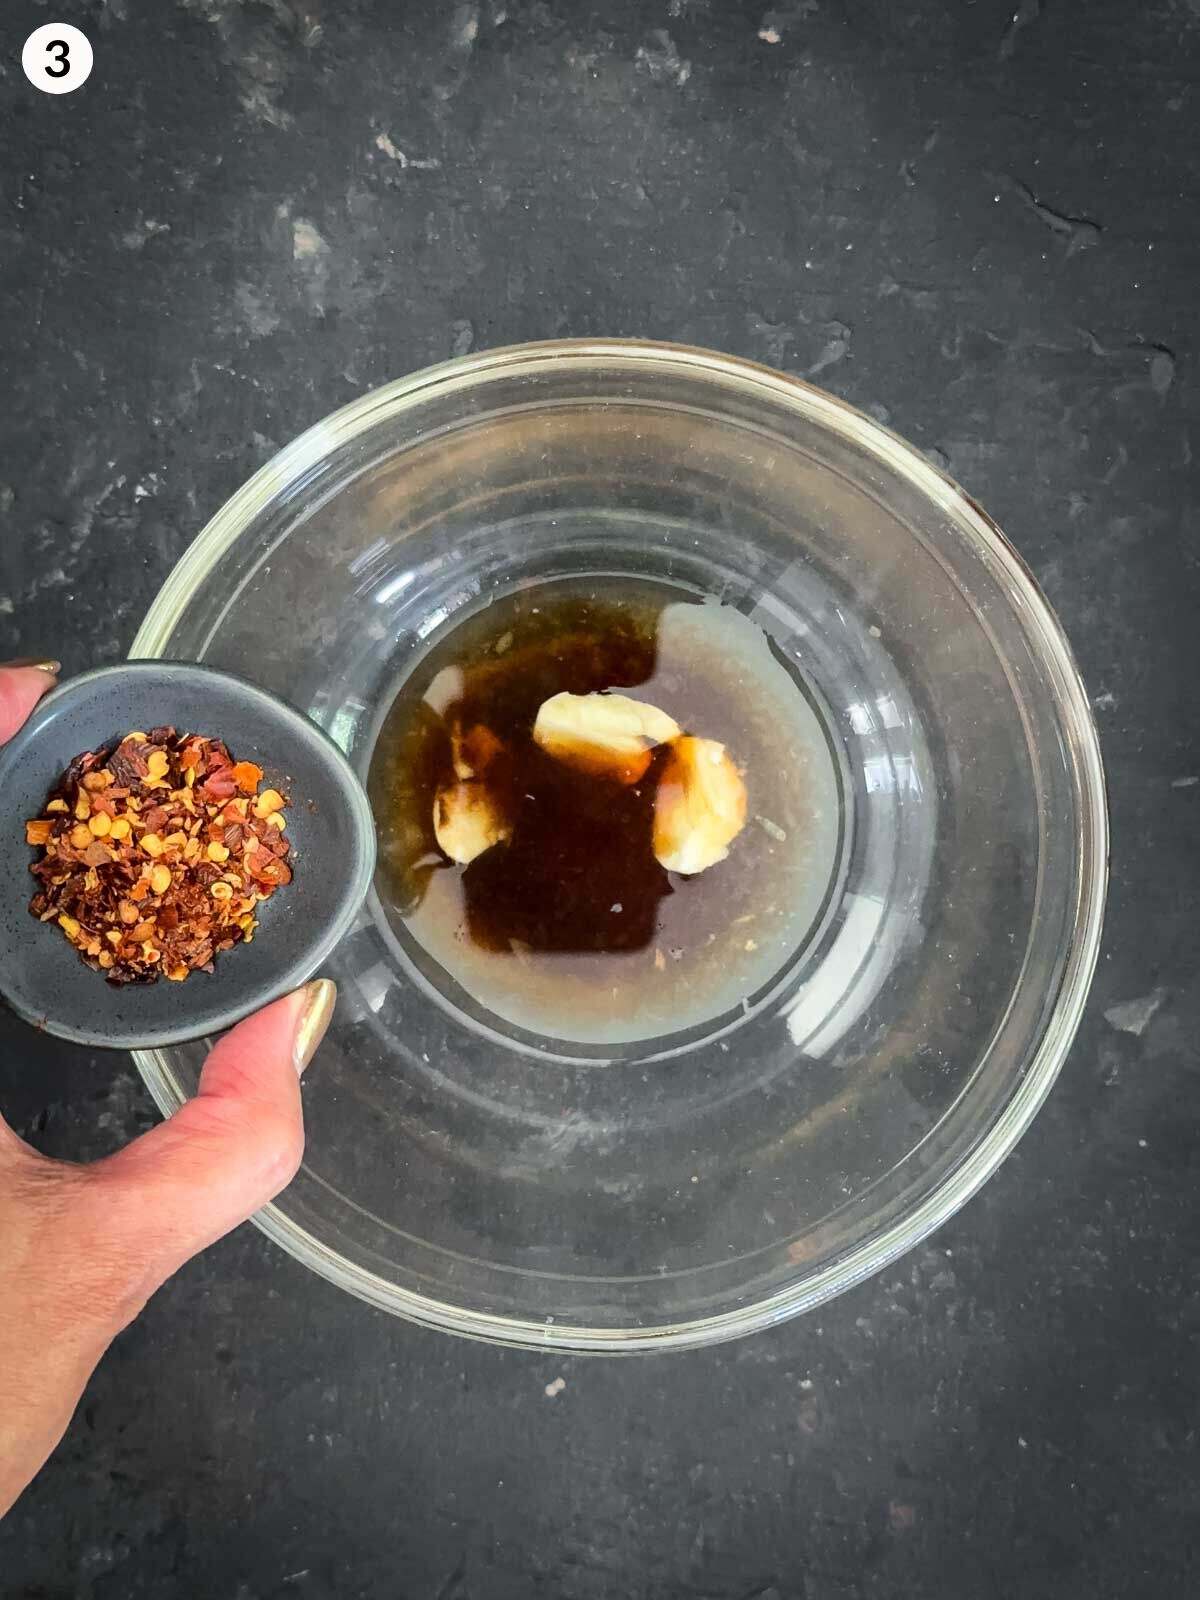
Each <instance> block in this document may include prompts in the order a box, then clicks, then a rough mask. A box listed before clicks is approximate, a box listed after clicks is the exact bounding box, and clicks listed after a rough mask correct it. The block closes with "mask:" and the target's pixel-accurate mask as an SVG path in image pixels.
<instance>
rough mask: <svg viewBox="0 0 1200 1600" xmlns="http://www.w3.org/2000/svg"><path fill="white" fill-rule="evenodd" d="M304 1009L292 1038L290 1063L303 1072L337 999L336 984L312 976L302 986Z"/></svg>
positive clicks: (322, 1034)
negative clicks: (309, 980)
mask: <svg viewBox="0 0 1200 1600" xmlns="http://www.w3.org/2000/svg"><path fill="white" fill-rule="evenodd" d="M303 992H304V996H305V999H304V1009H303V1011H301V1013H300V1020H299V1022H298V1023H297V1024H296V1033H295V1036H294V1038H293V1039H292V1063H293V1065H294V1066H295V1068H296V1071H297V1072H303V1071H304V1069H305V1067H306V1066H307V1065H308V1063H309V1062H310V1061H311V1060H312V1058H313V1056H314V1055H315V1054H316V1050H317V1046H318V1045H319V1044H320V1042H321V1040H322V1039H323V1038H324V1036H325V1029H326V1028H327V1027H328V1026H329V1019H330V1017H332V1016H333V1007H334V1002H335V1001H336V1000H337V985H336V984H335V983H331V982H330V980H329V979H328V978H314V979H313V981H312V983H307V984H305V986H304V991H303Z"/></svg>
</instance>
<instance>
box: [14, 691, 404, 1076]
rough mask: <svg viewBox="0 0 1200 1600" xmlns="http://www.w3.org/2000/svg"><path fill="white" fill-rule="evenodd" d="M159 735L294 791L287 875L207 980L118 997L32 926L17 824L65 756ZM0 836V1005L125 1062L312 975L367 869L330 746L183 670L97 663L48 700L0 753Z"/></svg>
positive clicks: (268, 703)
mask: <svg viewBox="0 0 1200 1600" xmlns="http://www.w3.org/2000/svg"><path fill="white" fill-rule="evenodd" d="M162 724H171V725H173V726H175V727H177V728H178V729H179V730H180V731H181V732H184V731H186V732H191V733H202V734H207V735H210V736H212V737H215V738H219V739H223V740H224V741H225V743H226V744H227V745H228V746H229V748H230V750H231V751H232V752H233V754H234V756H235V757H236V758H237V759H239V760H248V761H255V762H257V763H258V764H259V765H260V766H261V767H262V768H263V771H264V774H265V778H264V782H265V783H267V784H270V785H272V786H273V787H275V788H279V789H281V790H283V791H284V792H285V793H286V794H288V795H289V797H290V800H291V805H290V807H289V810H288V836H289V837H290V839H291V841H292V849H293V865H294V869H295V877H294V878H293V880H292V882H291V883H290V884H289V885H288V886H287V888H286V889H284V890H281V891H280V892H279V893H277V894H275V895H273V896H272V897H271V898H270V899H269V900H268V901H266V902H265V903H264V904H263V905H262V907H261V908H260V918H259V922H260V929H259V933H258V936H257V937H256V938H255V939H254V940H253V942H252V943H251V944H249V945H246V946H238V947H236V948H235V949H233V950H229V951H226V952H224V954H223V955H221V956H220V957H218V959H217V961H216V964H215V970H214V971H213V972H212V973H211V974H210V973H204V972H197V973H193V974H192V976H191V977H189V978H188V979H187V980H186V981H185V982H184V983H167V982H157V983H151V984H127V985H124V986H120V987H118V986H115V985H113V984H109V983H107V982H105V980H104V978H103V977H102V976H101V974H100V973H98V972H95V971H93V970H92V968H90V967H87V966H85V965H84V963H83V962H82V961H81V960H80V959H79V957H78V956H77V955H76V953H75V951H74V950H73V949H72V948H71V946H70V945H69V944H68V943H67V941H66V939H64V938H63V936H62V934H61V933H60V932H59V930H58V929H57V928H56V927H54V926H53V925H52V924H39V923H38V922H37V921H35V919H34V918H33V917H31V916H30V914H29V911H28V903H29V898H30V896H31V894H32V893H33V891H34V889H35V887H36V884H35V880H34V879H33V878H32V877H30V874H29V865H30V863H31V861H32V860H33V859H34V852H33V851H32V850H30V849H29V848H28V847H27V846H26V844H25V834H24V823H25V819H26V818H27V817H33V816H36V815H38V813H39V812H40V810H41V807H42V804H43V802H44V800H45V798H46V794H47V791H48V790H49V789H50V788H51V787H52V786H53V784H54V783H55V782H56V781H57V779H58V777H59V776H60V774H61V773H62V772H63V770H64V769H65V768H66V766H67V764H68V763H69V762H70V761H71V759H72V758H73V757H74V756H76V755H78V754H79V753H80V752H81V751H84V750H92V749H95V748H97V747H98V746H100V745H103V744H105V743H107V742H109V741H110V740H112V739H114V738H116V737H118V736H119V735H121V734H123V733H126V732H128V730H129V729H131V728H143V729H144V728H151V727H157V726H160V725H162ZM0 837H2V838H3V839H4V841H5V842H4V846H3V848H2V849H0V993H3V995H4V997H5V999H6V1000H7V1001H8V1003H9V1004H10V1005H11V1006H12V1007H13V1009H14V1010H15V1011H16V1012H17V1013H18V1014H19V1015H20V1016H22V1017H24V1018H25V1020H26V1021H27V1022H31V1023H32V1024H33V1025H34V1026H35V1027H39V1028H44V1029H46V1030H47V1031H48V1032H50V1033H54V1034H57V1035H58V1036H59V1037H60V1038H63V1039H71V1040H74V1041H75V1042H76V1043H79V1044H87V1045H96V1046H102V1047H104V1046H109V1047H114V1048H120V1049H126V1050H131V1049H151V1048H157V1047H159V1046H163V1045H171V1044H180V1043H182V1042H184V1041H185V1040H188V1039H198V1038H204V1037H206V1036H207V1035H209V1034H213V1033H218V1032H220V1031H221V1030H222V1029H224V1028H228V1027H231V1026H232V1025H233V1023H235V1022H237V1021H238V1020H239V1019H240V1018H242V1017H244V1016H248V1015H249V1013H250V1012H252V1011H255V1010H257V1009H258V1007H259V1006H262V1005H265V1004H266V1003H267V1002H268V1001H270V1000H274V999H277V998H278V997H279V996H280V995H282V994H287V993H288V992H289V991H290V990H292V989H294V988H295V987H296V986H297V985H298V984H301V983H303V982H304V981H305V979H307V978H310V977H311V976H312V975H313V973H314V972H316V971H317V969H318V968H319V967H320V966H321V964H322V962H323V961H324V960H325V959H326V957H327V956H328V955H329V954H330V952H331V951H332V950H333V948H334V946H335V945H336V944H337V943H338V941H339V939H341V937H342V935H343V934H344V933H345V932H346V930H347V929H348V928H349V926H350V924H351V923H352V922H353V920H354V917H355V915H356V914H357V912H358V909H359V907H360V906H361V904H362V902H363V899H364V897H365V895H366V892H367V889H368V887H369V885H370V882H371V878H372V875H373V872H374V868H375V827H374V823H373V821H372V818H371V810H370V806H369V805H368V803H367V797H366V795H365V793H364V792H363V789H362V786H361V784H360V783H359V781H358V779H357V778H356V777H355V775H354V773H353V771H352V770H351V768H350V766H349V764H348V762H347V761H346V759H345V757H344V756H343V755H342V753H341V751H340V750H339V749H338V748H337V746H336V745H334V744H333V742H332V741H331V740H330V739H329V738H327V736H326V735H325V734H324V733H323V732H322V731H321V729H320V728H318V727H317V726H316V725H315V724H314V723H312V722H310V721H309V720H308V718H307V717H304V716H302V715H301V714H300V712H298V711H296V710H294V709H293V708H292V707H291V706H288V705H285V704H284V703H283V702H282V701H280V700H277V699H276V698H275V697H274V696H272V695H269V694H266V693H265V692H264V691H263V690H262V689H258V688H255V686H254V685H253V684H250V683H247V682H245V681H244V680H243V679H240V678H235V677H232V676H230V675H229V674H227V673H224V672H216V671H214V670H212V669H211V668H209V667H199V666H195V665H192V664H190V663H184V662H169V661H153V662H151V661H133V662H129V663H126V664H124V665H121V666H116V667H104V668H101V669H100V670H99V671H96V672H89V673H86V674H84V675H83V676H82V677H79V678H73V679H71V681H70V682H68V683H66V684H63V685H62V686H61V687H60V688H58V689H55V690H54V691H53V692H52V693H51V694H49V695H47V696H46V698H45V699H44V700H42V701H41V702H40V704H39V705H38V706H37V707H36V709H35V710H34V712H33V714H32V716H31V717H30V718H29V720H28V722H26V724H25V726H24V727H23V728H22V729H21V730H20V732H19V733H17V734H16V736H15V737H14V738H13V739H11V740H10V741H9V742H8V744H7V745H5V746H4V747H3V748H2V749H0Z"/></svg>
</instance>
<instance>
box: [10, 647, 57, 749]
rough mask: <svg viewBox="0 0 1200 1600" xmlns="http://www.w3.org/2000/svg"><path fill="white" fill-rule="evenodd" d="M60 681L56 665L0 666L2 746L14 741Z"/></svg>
mask: <svg viewBox="0 0 1200 1600" xmlns="http://www.w3.org/2000/svg"><path fill="white" fill-rule="evenodd" d="M57 681H58V662H57V661H5V662H0V744H3V743H4V741H5V740H6V739H11V738H12V736H13V734H14V733H16V731H17V729H18V728H19V727H20V726H21V724H22V723H23V722H24V721H25V718H26V717H27V716H28V715H29V713H30V712H31V711H32V710H33V708H34V706H35V705H36V704H37V703H38V701H39V700H40V699H41V698H42V696H43V695H44V694H45V693H46V690H47V689H53V687H54V685H55V683H56V682H57Z"/></svg>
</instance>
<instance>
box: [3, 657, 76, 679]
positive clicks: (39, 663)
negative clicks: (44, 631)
mask: <svg viewBox="0 0 1200 1600" xmlns="http://www.w3.org/2000/svg"><path fill="white" fill-rule="evenodd" d="M0 666H4V667H36V668H37V670H38V671H39V672H48V673H49V674H50V676H51V677H52V678H57V677H58V675H59V673H60V672H61V671H62V662H61V661H52V660H49V659H42V658H40V657H37V656H18V658H17V659H16V660H15V661H2V662H0Z"/></svg>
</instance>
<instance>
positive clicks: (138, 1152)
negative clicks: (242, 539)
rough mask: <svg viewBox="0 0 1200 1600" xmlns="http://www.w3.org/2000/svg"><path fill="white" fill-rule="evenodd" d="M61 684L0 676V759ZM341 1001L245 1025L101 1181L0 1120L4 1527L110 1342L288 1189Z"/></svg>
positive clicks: (321, 992) (43, 667)
mask: <svg viewBox="0 0 1200 1600" xmlns="http://www.w3.org/2000/svg"><path fill="white" fill-rule="evenodd" d="M56 671H57V664H56V663H53V662H43V663H39V664H35V665H16V664H13V665H9V666H6V667H0V743H3V741H4V740H6V739H9V738H11V737H12V735H13V734H14V733H15V732H16V731H17V729H18V728H19V727H20V726H21V724H22V722H24V720H25V718H26V717H27V716H28V715H29V712H30V711H31V710H32V709H33V707H34V705H35V704H36V703H37V701H38V699H39V698H40V697H41V696H42V695H43V694H44V693H45V692H46V691H47V689H49V688H51V687H52V685H53V684H54V682H55V673H56ZM335 997H336V996H335V990H334V986H333V984H332V983H330V982H329V981H328V980H326V979H318V980H316V982H314V983H309V984H306V985H305V986H304V987H303V988H302V989H298V990H296V992H295V993H294V994H290V995H285V996H284V998H283V999H282V1000H276V1001H275V1003H274V1004H273V1005H269V1006H267V1007H266V1008H265V1009H264V1010H262V1011H260V1012H258V1013H257V1014H256V1015H255V1016H253V1017H248V1018H247V1019H246V1020H245V1021H244V1022H242V1023H239V1024H238V1026H237V1027H236V1028H233V1029H231V1030H230V1032H229V1033H227V1034H225V1036H224V1037H223V1038H222V1039H221V1040H220V1042H219V1043H218V1044H217V1045H216V1046H215V1047H214V1049H213V1050H212V1052H211V1054H210V1055H209V1057H208V1060H207V1062H206V1063H205V1066H204V1070H203V1072H202V1073H201V1075H200V1084H199V1088H198V1090H197V1092H196V1096H195V1098H194V1099H193V1100H190V1101H188V1103H187V1104H186V1105H185V1106H183V1107H182V1108H181V1109H180V1110H179V1111H178V1112H177V1113H176V1114H175V1115H174V1116H173V1117H171V1118H170V1119H169V1120H168V1121H166V1122H164V1123H162V1124H160V1125H159V1126H158V1127H156V1128H152V1129H151V1130H150V1132H149V1133H146V1134H143V1135H142V1137H141V1138H140V1139H135V1140H134V1142H133V1143H132V1144H130V1145H127V1146H126V1148H125V1149H124V1150H120V1151H118V1152H117V1153H116V1154H115V1155H111V1156H108V1157H106V1158H105V1159H104V1160H103V1161H97V1162H95V1163H93V1164H92V1165H91V1166H76V1165H74V1164H72V1163H70V1162H66V1161H51V1160H49V1159H48V1158H47V1157H45V1156H42V1155H39V1154H38V1152H37V1151H36V1150H34V1149H32V1148H31V1147H30V1146H29V1145H28V1144H26V1143H25V1141H24V1140H23V1139H20V1138H18V1136H17V1135H16V1134H15V1133H14V1132H13V1131H12V1129H11V1128H10V1127H9V1126H8V1124H7V1123H6V1122H5V1121H4V1119H3V1117H2V1116H0V1516H3V1515H4V1513H5V1512H6V1511H7V1510H8V1509H9V1507H10V1506H11V1505H12V1503H13V1501H14V1500H15V1499H16V1498H17V1496H18V1495H19V1494H20V1493H21V1491H22V1490H23V1489H24V1488H25V1486H26V1484H28V1483H29V1481H30V1479H31V1478H32V1477H33V1475H34V1474H35V1473H36V1472H37V1471H38V1469H39V1468H40V1467H41V1466H42V1464H43V1462H44V1461H45V1460H46V1458H47V1457H48V1456H49V1454H50V1452H51V1451H52V1450H53V1449H54V1447H55V1445H56V1444H57V1443H58V1441H59V1440H60V1439H61V1438H62V1435H63V1433H64V1432H65V1431H66V1427H67V1424H68V1423H69V1422H70V1419H71V1415H72V1413H73V1411H74V1409H75V1406H76V1404H77V1402H78V1400H79V1397H80V1395H81V1394H82V1392H83V1389H84V1386H85V1384H86V1383H87V1380H88V1378H89V1377H90V1376H91V1373H92V1370H93V1369H94V1367H95V1365H96V1363H97V1362H98V1361H99V1359H100V1357H101V1356H102V1355H103V1353H104V1351H105V1349H106V1348H107V1346H108V1344H109V1342H110V1341H111V1340H112V1339H113V1337H114V1336H115V1335H116V1334H117V1333H119V1332H120V1330H121V1329H122V1328H123V1327H125V1326H126V1324H127V1323H129V1322H130V1321H131V1320H132V1319H133V1318H134V1317H135V1316H136V1315H137V1314H138V1312H139V1311H140V1310H141V1308H142V1307H143V1306H144V1305H145V1303H146V1301H147V1300H148V1299H149V1297H150V1295H151V1294H153V1292H154V1291H155V1289H157V1288H158V1287H159V1285H160V1284H161V1283H163V1282H164V1281H165V1280H166V1279H167V1278H168V1277H170V1275H171V1274H172V1273H173V1272H174V1271H175V1270H176V1269H177V1268H178V1267H180V1266H181V1265H182V1264H183V1263H184V1262H185V1261H187V1260H188V1259H189V1258H190V1257H191V1256H193V1255H195V1254H196V1252H197V1251H199V1250H202V1249H204V1247H205V1246H206V1245H209V1244H212V1243H213V1241H214V1240H216V1239H219V1238H220V1237H221V1235H222V1234H225V1233H228V1232H229V1230H230V1229H231V1228H233V1227H235V1226H236V1225H237V1224H238V1223H239V1222H243V1221H244V1220H245V1219H246V1218H247V1217H248V1216H250V1215H251V1213H252V1212H254V1211H257V1210H258V1209H259V1207H260V1206H264V1205H265V1204H266V1203H267V1201H268V1200H270V1199H272V1198H273V1197H274V1196H275V1195H277V1194H278V1193H279V1191H280V1190H281V1189H282V1188H283V1187H284V1186H285V1185H286V1184H287V1183H288V1182H289V1181H290V1180H291V1178H292V1177H293V1176H294V1174H295V1172H296V1169H297V1167H298V1166H299V1165H300V1157H301V1155H302V1154H303V1150H304V1126H303V1120H302V1114H301V1104H300V1074H301V1073H302V1072H303V1071H304V1069H305V1067H306V1066H307V1065H308V1062H309V1060H310V1059H311V1058H312V1054H313V1052H314V1050H315V1049H316V1047H317V1045H318V1044H319V1043H320V1040H321V1036H322V1035H323V1034H324V1032H325V1028H326V1026H327V1025H328V1022H329V1018H330V1015H331V1014H332V1011H333V1004H334V999H335Z"/></svg>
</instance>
